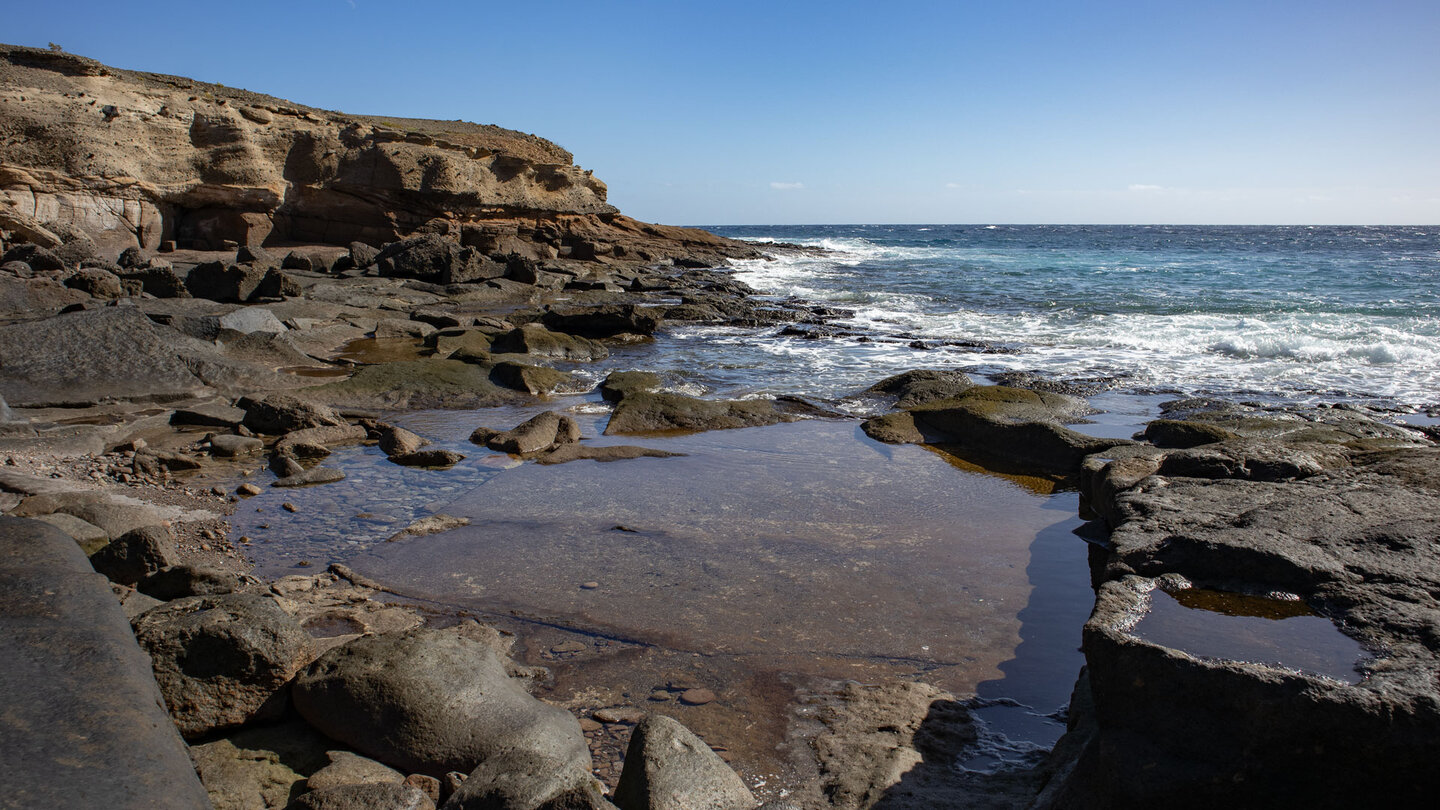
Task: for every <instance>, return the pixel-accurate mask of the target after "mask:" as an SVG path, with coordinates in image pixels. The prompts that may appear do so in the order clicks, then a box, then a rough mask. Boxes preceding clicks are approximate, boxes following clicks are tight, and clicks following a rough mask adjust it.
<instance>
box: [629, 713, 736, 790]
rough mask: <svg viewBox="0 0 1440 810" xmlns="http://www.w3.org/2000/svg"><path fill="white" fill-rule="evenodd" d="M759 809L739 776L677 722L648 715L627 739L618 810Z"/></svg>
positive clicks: (663, 717)
mask: <svg viewBox="0 0 1440 810" xmlns="http://www.w3.org/2000/svg"><path fill="white" fill-rule="evenodd" d="M758 803H759V802H757V801H756V799H755V796H754V795H753V794H751V793H750V789H749V788H747V787H745V782H744V781H742V780H741V779H740V776H739V775H738V774H736V773H735V771H733V770H731V768H730V766H729V765H726V764H725V761H724V760H722V759H720V756H719V755H718V754H716V753H715V752H714V751H711V750H710V747H709V746H707V745H706V744H705V743H704V742H703V741H702V740H701V739H700V738H699V737H696V736H695V735H694V734H693V733H692V732H691V731H690V730H689V729H687V728H685V727H684V726H683V725H681V724H680V723H679V722H677V721H675V720H673V719H671V718H669V717H665V716H663V715H658V714H652V715H649V716H647V717H646V718H645V719H644V720H641V721H640V724H639V725H637V726H636V727H635V731H634V732H632V733H631V735H630V748H629V750H627V751H626V752H625V769H624V771H623V772H621V774H620V782H619V784H617V785H616V786H615V804H616V805H617V806H618V807H619V808H620V810H667V809H668V808H680V807H705V808H714V810H750V808H752V807H754V806H755V805H756V804H758Z"/></svg>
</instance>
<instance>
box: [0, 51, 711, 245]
mask: <svg viewBox="0 0 1440 810" xmlns="http://www.w3.org/2000/svg"><path fill="white" fill-rule="evenodd" d="M605 196H606V188H605V184H604V183H603V182H601V181H600V180H599V179H597V178H596V177H594V176H593V175H592V174H591V173H590V172H589V171H586V170H584V169H581V168H580V167H578V166H576V165H574V163H573V162H572V157H571V155H570V153H569V152H566V151H565V150H564V149H561V148H560V147H558V146H556V145H555V144H553V143H550V142H549V141H546V140H544V139H542V138H538V137H536V136H533V135H527V134H524V133H520V132H515V131H511V130H506V129H501V128H499V127H494V126H485V125H477V124H470V123H465V122H461V121H429V120H415V119H400V118H384V117H376V116H356V115H346V114H342V113H336V112H331V111H327V110H321V109H316V108H313V107H306V106H303V105H300V104H295V103H292V102H289V101H285V100H282V99H278V98H274V97H271V96H265V95H260V94H257V93H251V92H247V91H244V90H236V89H233V88H228V87H223V86H220V85H214V84H206V83H202V82H198V81H194V80H191V79H186V78H181V77H177V76H165V75H159V74H152V73H139V72H134V71H128V70H120V69H117V68H111V67H107V66H105V65H102V64H100V63H99V62H96V61H94V60H92V59H87V58H84V57H80V56H74V55H71V54H66V53H61V52H55V51H46V50H40V49H35V48H23V47H16V46H5V45H0V215H3V216H5V217H6V218H7V225H6V227H7V228H10V229H14V228H17V227H18V228H20V229H22V230H23V229H25V228H26V227H44V226H56V227H72V228H78V229H80V230H83V231H85V232H86V233H88V234H90V235H91V237H92V238H95V239H96V241H97V242H99V243H100V244H101V245H103V246H106V247H111V248H118V247H123V246H127V245H131V244H139V245H140V246H142V247H145V248H155V247H157V246H159V245H160V244H161V243H162V241H166V240H173V241H175V242H176V243H177V244H178V245H179V246H180V247H194V248H200V249H205V248H220V247H222V246H224V245H225V244H226V243H236V244H263V243H274V242H311V243H331V244H345V243H348V242H350V241H363V242H367V243H369V244H373V245H380V244H382V243H385V242H388V241H392V240H395V239H397V238H400V237H403V236H407V235H410V234H413V233H416V232H429V233H441V234H448V235H451V236H452V237H454V238H456V239H459V240H461V241H463V242H465V243H466V244H469V245H473V246H476V247H481V248H482V249H484V250H486V251H487V252H493V251H499V252H518V253H521V254H522V255H528V256H530V257H532V258H538V259H545V258H555V257H561V256H570V255H571V254H572V253H573V254H575V255H574V258H580V259H587V258H588V259H594V258H597V257H605V256H610V255H614V254H615V248H616V246H617V245H619V246H620V253H622V254H623V253H624V252H625V247H624V246H625V245H626V244H628V245H629V246H630V248H631V251H632V254H633V253H634V252H635V250H636V246H637V244H638V245H639V246H640V250H639V252H640V253H642V254H646V255H639V256H636V255H631V256H630V257H629V258H632V259H637V258H638V259H642V260H644V259H646V258H663V257H664V256H665V254H667V253H671V254H675V255H679V254H682V253H684V252H685V250H684V249H683V248H686V247H688V248H701V249H704V250H710V251H716V252H718V253H721V254H723V253H725V252H726V250H725V245H726V244H731V243H727V242H726V240H720V239H718V238H716V237H713V236H711V235H709V234H706V233H704V232H701V231H694V230H690V229H672V228H658V227H655V226H646V225H643V224H641V223H637V222H635V221H634V220H631V219H629V218H627V217H623V216H620V215H619V214H618V212H617V211H616V209H615V208H614V207H613V206H611V205H609V204H608V203H607V202H606V200H605ZM677 246H679V247H678V248H677ZM646 248H648V249H646Z"/></svg>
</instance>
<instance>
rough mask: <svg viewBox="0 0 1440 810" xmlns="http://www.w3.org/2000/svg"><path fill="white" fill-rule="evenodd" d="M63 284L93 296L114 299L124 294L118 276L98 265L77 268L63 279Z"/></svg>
mask: <svg viewBox="0 0 1440 810" xmlns="http://www.w3.org/2000/svg"><path fill="white" fill-rule="evenodd" d="M65 286H66V287H69V288H70V289H72V290H79V291H81V292H83V293H85V294H86V295H89V296H92V297H94V298H104V299H107V300H109V299H115V298H119V297H120V296H122V295H124V294H125V289H124V288H123V287H122V286H121V285H120V277H119V276H117V275H115V274H114V273H111V272H110V271H108V270H101V269H100V268H98V267H86V268H84V269H82V270H77V271H75V272H74V273H72V274H71V275H70V277H69V278H67V279H65Z"/></svg>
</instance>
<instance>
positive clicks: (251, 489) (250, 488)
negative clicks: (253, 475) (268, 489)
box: [235, 484, 264, 498]
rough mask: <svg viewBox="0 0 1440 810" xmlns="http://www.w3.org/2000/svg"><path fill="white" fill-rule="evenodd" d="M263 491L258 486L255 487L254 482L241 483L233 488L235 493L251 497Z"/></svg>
mask: <svg viewBox="0 0 1440 810" xmlns="http://www.w3.org/2000/svg"><path fill="white" fill-rule="evenodd" d="M263 491H264V490H262V489H260V487H257V486H255V485H254V484H241V485H240V486H239V487H237V488H236V489H235V493H236V494H237V495H244V496H245V497H247V498H253V497H254V496H256V495H259V494H260V493H261V492H263Z"/></svg>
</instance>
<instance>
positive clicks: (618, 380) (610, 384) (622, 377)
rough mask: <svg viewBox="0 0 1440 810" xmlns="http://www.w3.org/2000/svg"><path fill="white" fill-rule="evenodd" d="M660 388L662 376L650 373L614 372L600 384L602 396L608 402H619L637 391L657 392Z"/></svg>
mask: <svg viewBox="0 0 1440 810" xmlns="http://www.w3.org/2000/svg"><path fill="white" fill-rule="evenodd" d="M659 388H660V375H659V374H655V373H653V372H650V371H612V372H610V374H609V376H607V377H606V378H605V381H604V382H602V383H600V396H601V397H602V398H604V400H605V401H606V402H619V401H620V400H622V399H624V398H625V397H626V395H628V394H632V393H634V392H637V391H655V390H658V389H659Z"/></svg>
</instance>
